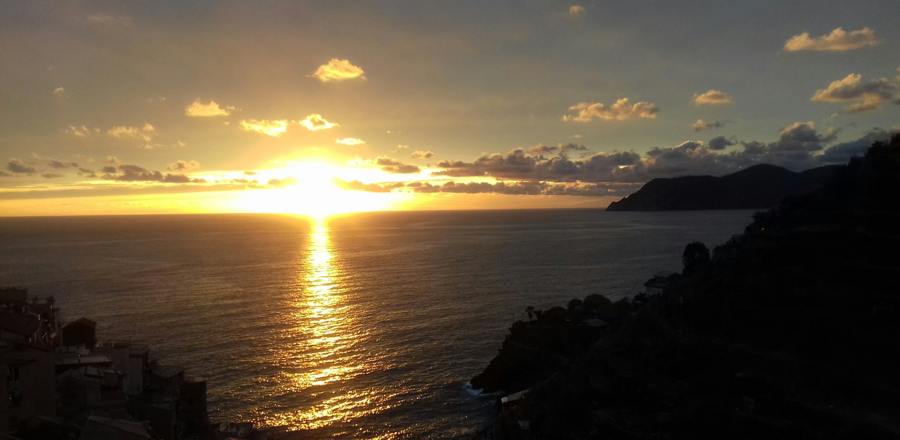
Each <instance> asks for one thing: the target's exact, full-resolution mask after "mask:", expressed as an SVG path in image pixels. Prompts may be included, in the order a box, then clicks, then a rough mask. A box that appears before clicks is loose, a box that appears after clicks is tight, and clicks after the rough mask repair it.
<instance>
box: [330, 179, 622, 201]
mask: <svg viewBox="0 0 900 440" xmlns="http://www.w3.org/2000/svg"><path fill="white" fill-rule="evenodd" d="M340 185H341V187H342V188H345V189H352V190H356V191H368V192H390V191H393V190H395V189H405V190H407V191H413V192H417V193H423V194H433V193H452V194H505V195H566V196H591V197H597V196H622V195H625V194H628V193H630V192H632V191H634V190H635V189H637V187H638V186H640V184H636V183H635V184H621V183H615V182H607V183H585V182H545V181H519V182H494V183H491V182H453V181H450V182H444V183H443V184H433V183H429V182H422V181H415V182H409V183H407V184H405V185H404V184H403V183H361V182H357V181H353V182H340Z"/></svg>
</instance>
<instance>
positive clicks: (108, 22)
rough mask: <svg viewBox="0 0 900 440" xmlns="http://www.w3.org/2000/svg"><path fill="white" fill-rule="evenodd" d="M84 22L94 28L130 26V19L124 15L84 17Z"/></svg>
mask: <svg viewBox="0 0 900 440" xmlns="http://www.w3.org/2000/svg"><path fill="white" fill-rule="evenodd" d="M84 21H85V22H87V23H88V24H90V25H94V26H105V27H111V26H120V27H126V26H131V24H132V20H131V17H128V16H126V15H110V14H92V15H88V16H86V17H84Z"/></svg>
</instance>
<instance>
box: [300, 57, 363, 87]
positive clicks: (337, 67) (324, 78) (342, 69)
mask: <svg viewBox="0 0 900 440" xmlns="http://www.w3.org/2000/svg"><path fill="white" fill-rule="evenodd" d="M312 76H313V77H314V78H316V79H318V80H319V81H321V82H323V83H329V82H341V81H348V80H354V79H359V80H364V79H366V76H365V71H364V70H363V69H362V67H359V66H356V65H354V64H353V63H351V62H350V60H346V59H340V58H332V59H331V60H329V61H328V62H327V63H325V64H322V65H321V66H319V68H317V69H316V71H315V72H313V73H312Z"/></svg>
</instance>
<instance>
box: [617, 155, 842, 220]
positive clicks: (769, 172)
mask: <svg viewBox="0 0 900 440" xmlns="http://www.w3.org/2000/svg"><path fill="white" fill-rule="evenodd" d="M840 168H842V166H841V165H831V166H825V167H820V168H813V169H810V170H806V171H803V172H799V173H796V172H793V171H790V170H787V169H784V168H781V167H779V166H775V165H765V164H763V165H754V166H752V167H750V168H747V169H744V170H741V171H738V172H736V173H733V174H728V175H726V176H722V177H713V176H684V177H674V178H668V179H662V178H661V179H653V180H651V181H649V182H647V184H645V185H644V186H643V187H641V189H640V190H638V191H637V192H636V193H634V194H631V195H629V196H628V197H625V198H623V199H622V200H619V201H618V202H613V203H611V204H610V205H609V207H608V208H607V210H608V211H679V210H684V211H687V210H700V209H761V208H770V207H772V206H775V205H777V204H778V202H780V201H781V200H782V199H784V198H785V197H787V196H791V195H798V194H803V193H808V192H812V191H815V190H816V189H819V188H821V187H822V185H823V184H824V183H825V182H826V181H828V180H829V179H830V178H831V177H832V176H833V175H834V173H835V171H837V170H838V169H840Z"/></svg>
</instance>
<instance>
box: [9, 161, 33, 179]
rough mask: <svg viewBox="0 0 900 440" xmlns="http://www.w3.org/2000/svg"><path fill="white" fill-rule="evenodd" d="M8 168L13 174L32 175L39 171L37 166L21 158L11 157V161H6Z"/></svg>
mask: <svg viewBox="0 0 900 440" xmlns="http://www.w3.org/2000/svg"><path fill="white" fill-rule="evenodd" d="M6 169H7V170H9V171H10V172H12V173H13V174H28V175H31V174H34V173H36V172H37V168H35V167H33V166H31V165H28V164H26V163H25V162H23V161H21V160H19V159H10V161H9V162H7V163H6Z"/></svg>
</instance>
